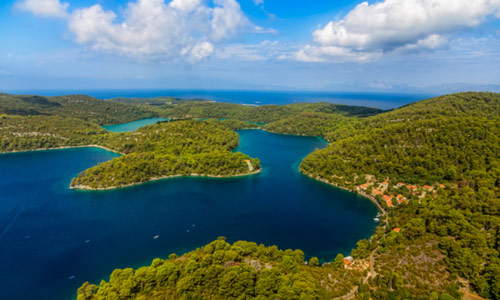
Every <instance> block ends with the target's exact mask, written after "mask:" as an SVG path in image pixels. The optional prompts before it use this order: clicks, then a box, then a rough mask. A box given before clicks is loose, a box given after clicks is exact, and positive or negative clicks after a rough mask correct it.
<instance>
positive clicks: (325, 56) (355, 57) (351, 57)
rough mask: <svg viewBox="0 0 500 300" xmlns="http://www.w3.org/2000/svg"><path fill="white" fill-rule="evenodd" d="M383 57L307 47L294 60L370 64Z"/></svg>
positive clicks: (327, 48)
mask: <svg viewBox="0 0 500 300" xmlns="http://www.w3.org/2000/svg"><path fill="white" fill-rule="evenodd" d="M381 56H382V53H381V52H380V51H376V52H361V51H354V50H351V49H349V48H343V47H337V46H315V45H307V46H305V47H304V48H302V49H301V50H300V51H298V52H297V53H295V55H294V56H293V58H294V59H296V60H298V61H303V62H332V61H333V62H335V61H342V62H344V61H350V62H368V61H374V60H376V59H378V58H380V57H381Z"/></svg>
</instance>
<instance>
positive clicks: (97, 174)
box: [71, 120, 260, 189]
mask: <svg viewBox="0 0 500 300" xmlns="http://www.w3.org/2000/svg"><path fill="white" fill-rule="evenodd" d="M238 142H239V140H238V135H237V134H236V133H235V132H234V131H232V130H230V129H229V128H227V127H225V126H223V125H220V124H219V123H218V122H217V121H215V120H210V121H205V122H201V121H188V120H186V121H176V122H164V123H160V124H156V125H150V126H145V127H142V128H140V129H139V130H137V131H135V132H133V133H122V134H115V135H111V136H110V138H109V139H108V140H106V141H104V142H103V145H104V146H105V147H107V148H110V149H113V150H116V151H118V152H121V153H124V154H125V155H123V156H121V157H118V158H115V159H113V160H111V161H108V162H104V163H101V164H99V165H97V166H96V167H93V168H90V169H88V170H86V171H84V172H82V173H81V174H80V175H79V176H78V177H77V178H74V179H73V181H72V182H71V186H72V187H79V188H91V189H106V188H114V187H121V186H126V185H131V184H137V183H142V182H145V181H149V180H152V179H156V178H164V177H169V176H177V175H186V176H187V175H193V174H197V175H206V176H235V175H244V174H248V173H252V172H253V171H254V170H255V171H257V170H259V169H260V162H259V160H258V159H252V158H250V157H249V156H247V155H244V154H242V153H239V152H238V153H233V152H231V150H233V149H234V148H236V147H237V146H238ZM247 160H248V161H249V162H247ZM249 164H251V166H249Z"/></svg>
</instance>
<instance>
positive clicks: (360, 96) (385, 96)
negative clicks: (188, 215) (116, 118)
mask: <svg viewBox="0 0 500 300" xmlns="http://www.w3.org/2000/svg"><path fill="white" fill-rule="evenodd" d="M7 92H8V93H13V94H37V95H40V96H60V95H68V94H84V95H89V96H92V97H96V98H99V99H110V98H115V97H146V98H149V97H163V96H172V97H178V98H183V99H208V100H214V101H218V102H230V103H237V104H252V105H266V104H278V105H282V104H289V103H298V102H321V101H326V102H332V103H340V104H348V105H359V106H368V107H376V108H381V109H393V108H398V107H400V106H403V105H405V104H409V103H412V102H416V101H419V100H424V99H428V98H431V97H435V96H437V95H434V94H410V93H406V94H401V93H399V94H396V93H361V92H314V91H231V90H23V91H18V90H13V91H7Z"/></svg>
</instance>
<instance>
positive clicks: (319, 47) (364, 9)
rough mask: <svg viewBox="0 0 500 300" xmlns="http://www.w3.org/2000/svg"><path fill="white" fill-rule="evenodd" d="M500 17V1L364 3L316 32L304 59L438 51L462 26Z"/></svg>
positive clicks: (359, 58) (356, 58)
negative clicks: (492, 17)
mask: <svg viewBox="0 0 500 300" xmlns="http://www.w3.org/2000/svg"><path fill="white" fill-rule="evenodd" d="M491 16H496V17H499V18H500V0H385V1H383V2H378V3H374V4H369V3H368V2H363V3H361V4H359V5H358V6H357V7H356V8H355V9H353V10H352V11H351V12H349V13H348V14H347V15H346V16H345V17H344V18H343V19H342V20H340V21H335V22H334V21H332V22H329V23H328V24H327V25H326V26H324V27H323V28H320V29H318V30H316V31H314V33H313V37H314V42H315V43H314V44H313V45H307V46H306V47H304V48H303V49H302V50H300V51H299V52H297V53H296V56H295V58H296V59H297V60H300V61H309V62H315V61H316V62H324V61H346V60H348V61H369V60H374V59H377V58H379V57H381V56H382V55H384V54H386V53H389V52H408V51H422V50H436V49H439V48H442V47H445V46H447V45H448V43H449V38H450V36H452V35H453V33H455V32H456V31H458V30H461V29H464V28H471V27H476V26H478V25H480V24H481V23H482V22H484V21H485V20H486V19H487V18H488V17H491Z"/></svg>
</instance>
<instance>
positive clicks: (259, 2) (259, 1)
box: [253, 0, 264, 5]
mask: <svg viewBox="0 0 500 300" xmlns="http://www.w3.org/2000/svg"><path fill="white" fill-rule="evenodd" d="M253 3H255V5H263V4H264V0H253Z"/></svg>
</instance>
